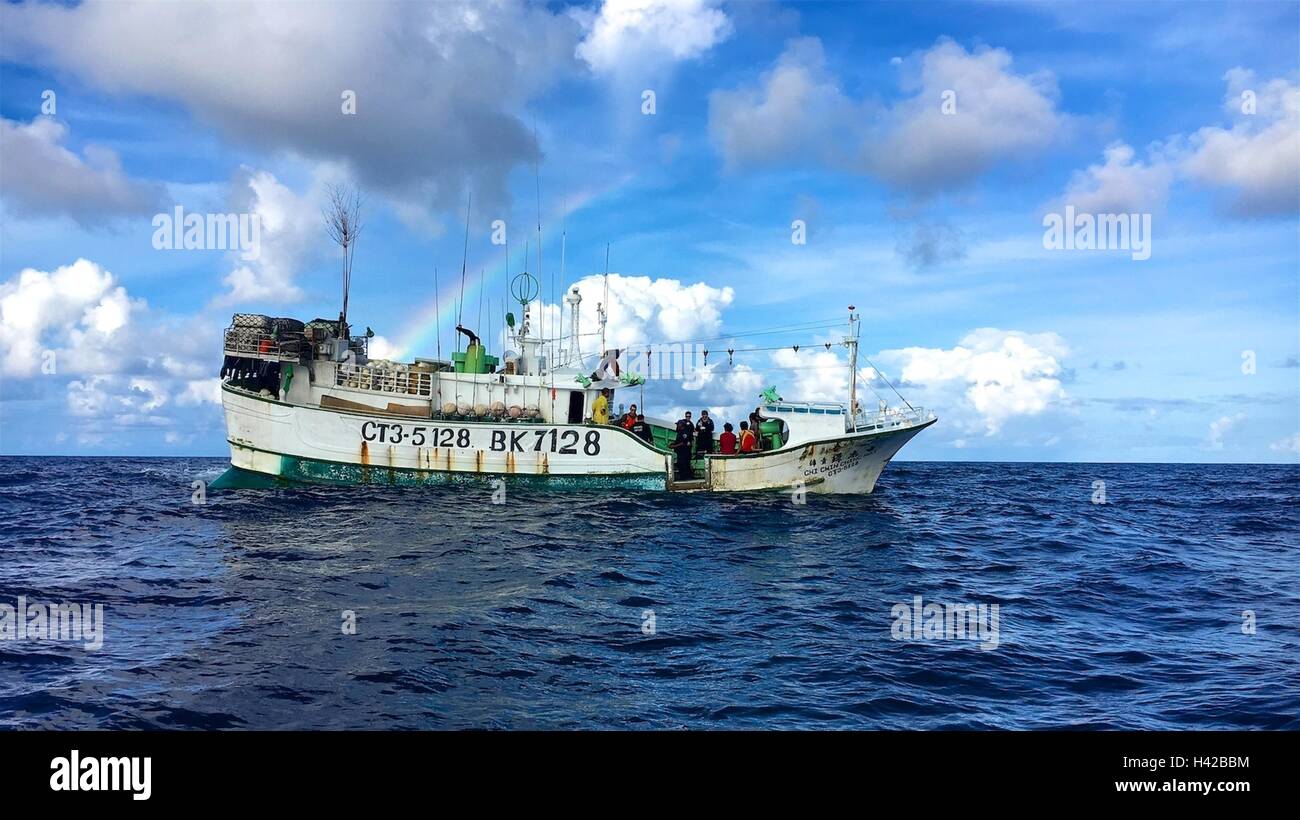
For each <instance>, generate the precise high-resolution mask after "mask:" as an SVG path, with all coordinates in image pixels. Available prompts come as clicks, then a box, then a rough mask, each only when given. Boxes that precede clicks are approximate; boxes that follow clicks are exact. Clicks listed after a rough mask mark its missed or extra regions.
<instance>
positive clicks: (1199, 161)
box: [1061, 68, 1300, 217]
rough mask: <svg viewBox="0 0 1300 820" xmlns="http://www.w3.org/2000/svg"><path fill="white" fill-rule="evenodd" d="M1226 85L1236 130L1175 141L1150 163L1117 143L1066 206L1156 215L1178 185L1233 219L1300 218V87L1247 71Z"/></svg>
mask: <svg viewBox="0 0 1300 820" xmlns="http://www.w3.org/2000/svg"><path fill="white" fill-rule="evenodd" d="M1224 80H1225V81H1226V82H1227V94H1226V96H1225V99H1224V107H1225V109H1226V110H1227V111H1228V112H1229V114H1230V115H1231V116H1232V117H1233V125H1232V126H1231V127H1229V128H1223V127H1220V126H1206V127H1204V128H1201V129H1199V130H1198V131H1196V132H1195V133H1193V134H1191V135H1175V136H1174V137H1172V138H1170V139H1169V140H1167V141H1165V142H1163V143H1156V144H1153V145H1152V146H1150V148H1149V149H1148V151H1147V158H1146V160H1145V161H1142V160H1139V159H1137V155H1136V152H1135V151H1134V150H1133V148H1131V147H1130V146H1128V145H1126V144H1124V143H1122V142H1116V143H1112V144H1111V145H1110V146H1108V147H1107V148H1106V150H1105V155H1104V162H1102V163H1101V164H1094V165H1090V166H1088V168H1087V169H1086V170H1084V171H1081V172H1077V173H1075V174H1074V176H1073V178H1072V179H1071V181H1070V183H1069V185H1068V187H1067V189H1066V191H1065V193H1064V195H1063V197H1062V202H1061V204H1063V205H1064V204H1068V205H1073V206H1074V207H1075V208H1076V209H1078V210H1079V211H1086V212H1090V213H1124V212H1128V213H1142V212H1150V211H1153V210H1156V209H1158V208H1160V207H1161V206H1162V205H1163V204H1164V202H1165V200H1166V198H1167V197H1168V193H1169V189H1170V187H1171V185H1173V184H1175V183H1178V182H1190V183H1192V184H1195V185H1201V186H1205V187H1208V188H1211V189H1215V190H1217V191H1219V192H1220V193H1221V194H1222V196H1223V200H1222V205H1223V210H1224V211H1225V212H1226V213H1228V214H1230V215H1232V216H1238V217H1259V216H1276V215H1285V214H1293V213H1296V212H1297V211H1300V85H1295V84H1293V83H1290V82H1288V81H1286V80H1284V79H1273V80H1269V81H1267V82H1263V81H1259V80H1258V79H1257V78H1256V76H1255V74H1254V72H1252V71H1249V70H1247V69H1244V68H1234V69H1232V70H1230V71H1229V72H1228V73H1227V74H1225V75H1224ZM1243 95H1245V96H1243Z"/></svg>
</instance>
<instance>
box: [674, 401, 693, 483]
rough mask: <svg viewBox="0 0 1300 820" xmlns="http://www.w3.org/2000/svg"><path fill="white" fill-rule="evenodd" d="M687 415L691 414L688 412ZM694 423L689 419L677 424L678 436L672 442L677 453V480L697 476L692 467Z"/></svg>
mask: <svg viewBox="0 0 1300 820" xmlns="http://www.w3.org/2000/svg"><path fill="white" fill-rule="evenodd" d="M686 415H688V416H689V415H690V413H687V414H686ZM693 429H694V428H693V425H691V424H690V422H689V421H687V423H686V424H685V425H682V424H680V423H679V424H678V425H677V438H676V439H674V441H673V443H672V448H673V450H674V451H675V452H676V453H677V480H678V481H690V480H691V479H693V478H695V471H694V470H693V469H691V445H692V444H693V443H694V435H693V433H692V430H693Z"/></svg>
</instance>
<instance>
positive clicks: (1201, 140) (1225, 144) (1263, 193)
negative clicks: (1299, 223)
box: [1183, 68, 1300, 216]
mask: <svg viewBox="0 0 1300 820" xmlns="http://www.w3.org/2000/svg"><path fill="white" fill-rule="evenodd" d="M1224 79H1225V80H1226V81H1227V83H1228V91H1227V96H1226V99H1225V107H1226V108H1227V109H1228V110H1229V111H1231V112H1232V113H1233V115H1234V119H1235V122H1234V123H1233V125H1232V127H1231V128H1220V127H1218V126H1207V127H1205V128H1202V129H1200V130H1199V131H1197V132H1196V133H1195V134H1193V135H1192V136H1191V137H1190V139H1189V143H1190V153H1189V154H1188V156H1187V157H1186V158H1185V160H1184V161H1183V171H1184V172H1185V173H1186V174H1187V175H1188V176H1190V177H1192V178H1193V179H1195V180H1197V181H1199V182H1201V183H1204V184H1206V185H1210V186H1212V187H1216V188H1221V189H1224V190H1225V191H1226V192H1227V194H1228V197H1229V200H1228V203H1227V208H1228V210H1229V211H1230V212H1232V213H1234V214H1237V215H1241V216H1266V215H1274V214H1291V213H1295V212H1296V211H1298V210H1300V85H1295V84H1292V83H1289V82H1287V81H1286V80H1283V79H1273V80H1269V81H1267V82H1260V81H1259V80H1258V79H1257V78H1256V77H1255V74H1254V72H1252V71H1248V70H1246V69H1243V68H1234V69H1232V70H1230V71H1229V72H1228V73H1227V74H1225V75H1224ZM1247 91H1249V92H1250V93H1252V94H1253V95H1254V97H1255V113H1254V114H1247V113H1245V112H1244V111H1243V110H1242V106H1243V104H1244V100H1243V99H1242V93H1243V92H1247Z"/></svg>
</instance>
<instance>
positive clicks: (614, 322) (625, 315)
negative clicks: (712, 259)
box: [544, 273, 735, 356]
mask: <svg viewBox="0 0 1300 820" xmlns="http://www.w3.org/2000/svg"><path fill="white" fill-rule="evenodd" d="M572 287H577V288H578V292H579V293H580V294H581V296H582V302H581V304H580V305H579V317H578V324H579V328H578V329H579V331H581V333H582V334H583V339H582V347H583V352H584V353H586V354H588V355H589V356H590V355H594V354H595V353H596V352H597V350H596V349H597V348H598V347H600V342H599V340H598V339H594V338H592V336H591V335H590V334H593V333H595V332H596V331H597V330H598V328H599V326H600V320H599V316H598V314H597V312H596V306H597V304H599V303H601V302H604V301H605V280H604V277H602V276H587V277H584V278H582V279H580V280H578V281H577V282H576V283H575V284H574V285H573V286H572ZM572 287H571V288H570V290H571V289H572ZM734 298H735V292H734V291H733V290H732V289H731V288H729V287H722V288H716V287H713V286H712V285H708V284H705V283H704V282H695V283H692V284H683V283H682V282H681V281H680V280H678V279H651V278H650V277H648V276H625V275H622V274H618V273H611V274H610V275H609V301H608V303H607V304H606V305H605V309H606V311H607V315H608V324H607V326H606V346H607V347H609V348H611V349H612V348H619V349H625V348H628V347H632V346H640V347H642V348H644V346H645V345H646V344H647V343H651V342H657V343H674V342H684V341H688V340H695V339H703V338H712V337H714V336H716V335H717V334H718V332H719V330H720V329H721V327H722V311H723V309H724V308H726V307H727V306H728V305H730V304H731V302H732V300H733V299H734ZM544 310H545V311H546V312H547V315H548V316H549V317H550V318H549V320H548V321H549V322H550V324H549V326H550V327H557V326H558V325H556V324H555V322H556V321H558V319H557V317H560V316H561V314H562V318H563V333H564V335H565V336H566V337H567V336H568V333H569V329H570V328H569V310H568V308H567V307H565V308H564V309H563V310H560V309H559V308H558V307H557V306H555V305H546V306H545V307H544Z"/></svg>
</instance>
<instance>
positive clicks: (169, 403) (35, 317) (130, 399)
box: [0, 259, 220, 444]
mask: <svg viewBox="0 0 1300 820" xmlns="http://www.w3.org/2000/svg"><path fill="white" fill-rule="evenodd" d="M218 334H219V327H218V326H217V324H216V323H215V322H214V321H212V320H210V319H206V318H201V317H178V316H170V315H158V314H155V313H153V312H151V311H150V309H149V306H148V305H147V304H146V303H145V302H144V301H143V300H140V299H133V298H131V296H130V295H129V294H128V292H127V290H126V288H125V287H123V286H122V285H121V284H119V283H118V281H117V277H115V276H114V275H113V274H112V273H111V272H110V271H107V270H105V269H104V268H103V267H101V266H100V265H98V264H96V263H94V262H92V261H90V260H88V259H78V260H77V261H75V262H73V263H71V264H68V265H64V266H61V267H59V268H56V269H55V270H53V271H42V270H36V269H34V268H28V269H26V270H23V271H22V272H20V273H19V274H18V275H17V276H15V277H14V278H12V279H10V280H8V281H5V282H3V283H0V374H3V375H4V377H5V378H6V379H7V380H9V381H10V382H12V380H16V379H28V378H35V379H44V378H53V379H67V382H66V391H67V392H66V400H67V406H68V411H69V414H70V415H72V416H74V417H76V418H79V419H84V420H87V421H102V422H104V423H107V424H111V425H113V426H116V427H133V426H162V425H169V424H172V423H173V422H174V420H173V418H172V417H171V416H169V415H168V410H169V408H171V407H173V406H179V407H202V406H209V405H219V404H220V390H219V380H218V379H217V378H216V377H215V376H213V375H211V374H212V373H213V372H214V370H215V368H216V365H217V363H218V362H219V357H218V355H217V352H214V349H213V344H215V343H216V342H215V340H216V339H218V338H220V337H219V335H218ZM19 383H20V384H21V383H22V382H19ZM9 387H10V385H9V384H6V392H8V391H9ZM96 438H102V436H100V434H99V433H97V432H95V431H93V430H87V431H82V434H81V436H80V438H79V440H80V441H82V443H87V444H93V443H95V440H96Z"/></svg>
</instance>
